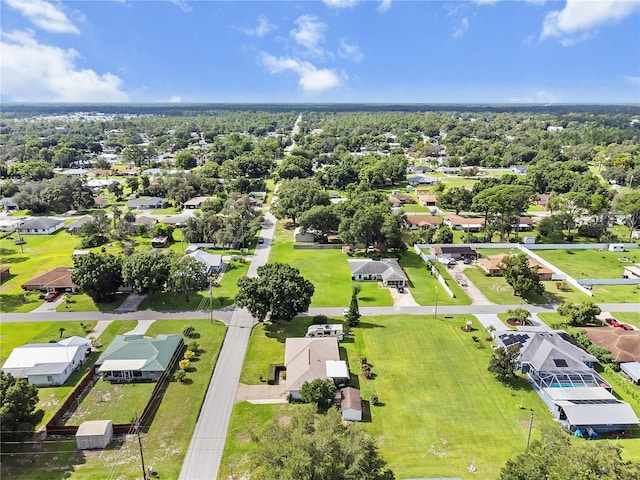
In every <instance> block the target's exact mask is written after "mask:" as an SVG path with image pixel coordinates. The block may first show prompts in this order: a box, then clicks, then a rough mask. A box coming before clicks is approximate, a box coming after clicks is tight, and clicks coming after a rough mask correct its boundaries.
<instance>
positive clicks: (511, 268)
mask: <svg viewBox="0 0 640 480" xmlns="http://www.w3.org/2000/svg"><path fill="white" fill-rule="evenodd" d="M502 263H503V264H504V267H505V268H504V278H505V280H506V281H507V283H508V284H509V285H510V286H511V288H513V294H514V295H518V296H523V295H526V294H528V293H537V294H539V295H542V294H543V293H544V285H543V284H542V282H541V281H540V279H539V278H538V269H537V267H534V268H531V267H529V257H527V256H526V255H524V254H520V255H509V256H507V257H505V258H504V260H503V261H502Z"/></svg>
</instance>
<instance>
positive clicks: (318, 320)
mask: <svg viewBox="0 0 640 480" xmlns="http://www.w3.org/2000/svg"><path fill="white" fill-rule="evenodd" d="M311 323H313V324H314V325H324V324H326V323H329V318H328V317H327V316H326V315H314V316H313V319H312V320H311Z"/></svg>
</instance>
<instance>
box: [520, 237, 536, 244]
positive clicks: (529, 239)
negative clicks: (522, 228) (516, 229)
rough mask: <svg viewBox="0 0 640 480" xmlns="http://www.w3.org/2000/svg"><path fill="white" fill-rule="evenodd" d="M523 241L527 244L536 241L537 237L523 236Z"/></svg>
mask: <svg viewBox="0 0 640 480" xmlns="http://www.w3.org/2000/svg"><path fill="white" fill-rule="evenodd" d="M522 243H524V244H525V245H527V244H529V245H530V244H533V243H536V237H535V236H533V235H527V236H524V237H522Z"/></svg>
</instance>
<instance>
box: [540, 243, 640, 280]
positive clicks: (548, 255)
mask: <svg viewBox="0 0 640 480" xmlns="http://www.w3.org/2000/svg"><path fill="white" fill-rule="evenodd" d="M536 253H537V254H538V255H540V256H541V257H542V258H544V259H545V260H547V261H549V262H551V263H552V264H553V265H555V266H556V267H558V268H559V269H561V270H563V271H564V272H566V273H567V274H568V275H571V276H572V277H573V278H576V279H579V278H620V276H621V275H622V274H623V272H624V270H623V268H624V267H625V266H627V265H631V263H622V262H620V261H619V259H620V258H623V257H626V258H629V259H631V260H632V261H633V262H636V263H638V262H640V250H638V249H632V250H629V251H627V252H609V251H608V250H536Z"/></svg>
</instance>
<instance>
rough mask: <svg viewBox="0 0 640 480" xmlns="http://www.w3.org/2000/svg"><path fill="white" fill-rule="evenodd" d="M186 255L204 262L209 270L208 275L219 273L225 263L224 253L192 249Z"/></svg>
mask: <svg viewBox="0 0 640 480" xmlns="http://www.w3.org/2000/svg"><path fill="white" fill-rule="evenodd" d="M186 256H188V257H192V258H195V259H196V260H197V261H199V262H200V263H202V264H203V265H204V267H205V269H206V271H207V275H212V274H214V273H218V272H219V271H220V270H222V267H223V265H224V262H223V261H222V255H219V254H213V253H209V252H205V251H203V250H195V251H192V252H190V253H187V255H186Z"/></svg>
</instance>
